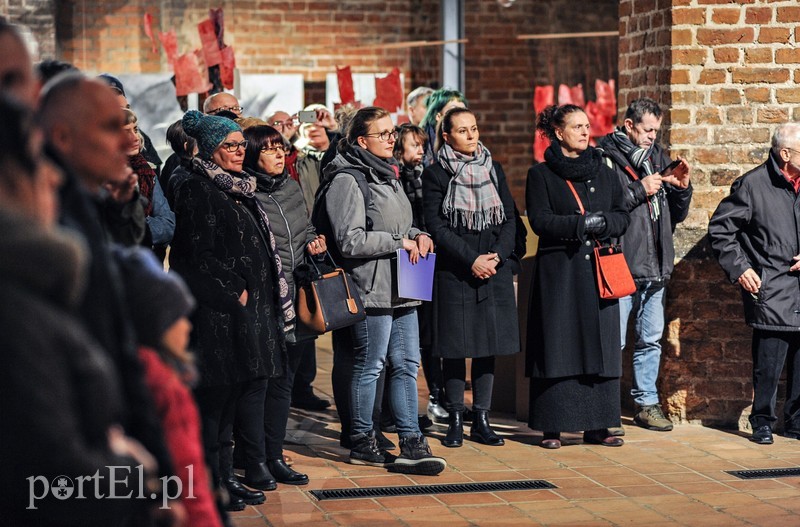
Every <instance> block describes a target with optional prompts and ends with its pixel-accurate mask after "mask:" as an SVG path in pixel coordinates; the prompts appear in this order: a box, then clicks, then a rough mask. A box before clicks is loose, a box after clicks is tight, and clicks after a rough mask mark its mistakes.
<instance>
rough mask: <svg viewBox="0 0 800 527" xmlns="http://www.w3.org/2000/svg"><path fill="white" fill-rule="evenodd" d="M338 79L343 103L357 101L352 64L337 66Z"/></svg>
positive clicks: (340, 98) (340, 97)
mask: <svg viewBox="0 0 800 527" xmlns="http://www.w3.org/2000/svg"><path fill="white" fill-rule="evenodd" d="M336 79H337V81H338V82H339V101H340V102H341V104H348V103H353V102H356V94H355V91H354V90H353V74H352V73H351V72H350V66H345V67H344V68H339V67H337V68H336Z"/></svg>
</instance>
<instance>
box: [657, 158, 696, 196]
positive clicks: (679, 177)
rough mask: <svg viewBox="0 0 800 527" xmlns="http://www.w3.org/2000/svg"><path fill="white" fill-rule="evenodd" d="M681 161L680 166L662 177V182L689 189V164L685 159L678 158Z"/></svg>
mask: <svg viewBox="0 0 800 527" xmlns="http://www.w3.org/2000/svg"><path fill="white" fill-rule="evenodd" d="M678 159H680V160H681V162H680V164H679V165H678V166H676V167H675V168H673V169H672V170H670V171H669V172H667V175H665V176H662V178H661V181H662V182H664V183H669V184H670V185H672V186H673V187H677V188H687V187H688V186H689V179H690V178H689V169H690V167H689V163H687V162H686V160H685V159H684V158H682V157H681V156H678Z"/></svg>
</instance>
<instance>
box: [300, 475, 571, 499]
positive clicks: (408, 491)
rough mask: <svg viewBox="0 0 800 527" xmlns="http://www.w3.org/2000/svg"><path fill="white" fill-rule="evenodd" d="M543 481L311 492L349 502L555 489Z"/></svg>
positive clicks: (323, 497) (318, 496)
mask: <svg viewBox="0 0 800 527" xmlns="http://www.w3.org/2000/svg"><path fill="white" fill-rule="evenodd" d="M557 488H558V487H556V486H555V485H553V484H552V483H550V482H548V481H545V480H543V479H523V480H518V481H493V482H491V483H447V484H441V485H404V486H398V487H364V488H356V489H329V490H312V491H310V493H311V494H312V495H313V496H314V497H315V498H317V499H318V500H349V499H357V498H382V497H386V496H417V495H420V494H461V493H464V492H498V491H503V490H544V489H557Z"/></svg>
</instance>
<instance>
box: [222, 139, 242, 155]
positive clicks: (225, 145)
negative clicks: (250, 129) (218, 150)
mask: <svg viewBox="0 0 800 527" xmlns="http://www.w3.org/2000/svg"><path fill="white" fill-rule="evenodd" d="M222 147H223V148H225V150H227V151H228V152H230V153H234V152H236V151H237V150H239V148H242V149H244V148H247V141H242V142H241V143H236V142H230V143H222Z"/></svg>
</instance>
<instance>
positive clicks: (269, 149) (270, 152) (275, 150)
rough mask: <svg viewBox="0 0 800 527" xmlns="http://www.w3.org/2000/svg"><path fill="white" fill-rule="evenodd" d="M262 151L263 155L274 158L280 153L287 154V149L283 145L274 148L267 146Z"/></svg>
mask: <svg viewBox="0 0 800 527" xmlns="http://www.w3.org/2000/svg"><path fill="white" fill-rule="evenodd" d="M261 151H262V152H263V153H265V154H267V155H268V156H274V155H277V154H278V152H280V153H282V154H285V153H286V147H285V146H283V145H273V146H269V147H267V146H265V147H264V148H262V149H261Z"/></svg>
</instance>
